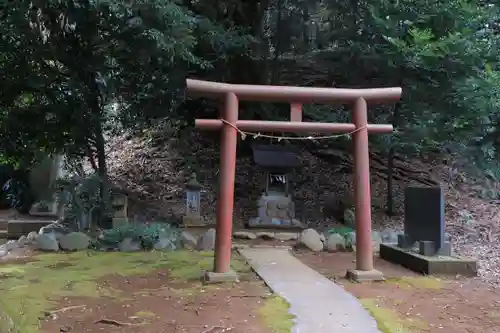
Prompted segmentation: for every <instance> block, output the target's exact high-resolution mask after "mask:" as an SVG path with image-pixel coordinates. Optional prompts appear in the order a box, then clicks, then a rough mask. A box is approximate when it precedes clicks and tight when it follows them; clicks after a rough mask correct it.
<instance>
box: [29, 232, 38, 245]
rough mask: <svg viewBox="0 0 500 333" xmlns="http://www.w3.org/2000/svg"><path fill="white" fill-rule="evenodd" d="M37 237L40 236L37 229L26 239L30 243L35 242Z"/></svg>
mask: <svg viewBox="0 0 500 333" xmlns="http://www.w3.org/2000/svg"><path fill="white" fill-rule="evenodd" d="M37 237H38V233H37V232H36V231H32V232H30V233H29V234H28V236H27V237H26V241H27V242H28V243H34V242H35V241H36V239H37Z"/></svg>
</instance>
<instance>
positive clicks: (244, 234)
mask: <svg viewBox="0 0 500 333" xmlns="http://www.w3.org/2000/svg"><path fill="white" fill-rule="evenodd" d="M233 238H236V239H256V238H257V235H255V234H254V233H253V232H250V231H235V232H233Z"/></svg>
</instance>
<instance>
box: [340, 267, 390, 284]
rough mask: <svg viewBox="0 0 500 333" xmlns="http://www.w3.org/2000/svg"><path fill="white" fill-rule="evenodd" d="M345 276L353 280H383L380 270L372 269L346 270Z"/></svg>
mask: <svg viewBox="0 0 500 333" xmlns="http://www.w3.org/2000/svg"><path fill="white" fill-rule="evenodd" d="M346 278H347V279H349V280H351V281H354V282H381V281H385V278H384V274H382V272H381V271H377V270H376V269H372V270H370V271H360V270H357V269H350V270H348V271H347V274H346Z"/></svg>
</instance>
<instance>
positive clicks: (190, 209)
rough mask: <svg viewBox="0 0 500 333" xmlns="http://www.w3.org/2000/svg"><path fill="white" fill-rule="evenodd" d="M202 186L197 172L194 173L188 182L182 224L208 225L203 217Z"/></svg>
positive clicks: (188, 225) (187, 225)
mask: <svg viewBox="0 0 500 333" xmlns="http://www.w3.org/2000/svg"><path fill="white" fill-rule="evenodd" d="M202 188H203V187H202V185H201V184H200V182H198V179H197V178H196V173H192V174H191V176H190V177H189V180H188V182H187V183H186V208H185V209H186V211H185V214H184V216H183V217H182V224H183V225H184V226H185V227H201V226H206V225H207V223H206V222H205V221H204V220H203V218H202V217H201V190H202Z"/></svg>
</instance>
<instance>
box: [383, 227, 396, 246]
mask: <svg viewBox="0 0 500 333" xmlns="http://www.w3.org/2000/svg"><path fill="white" fill-rule="evenodd" d="M398 234H399V233H398V232H396V231H394V230H392V229H391V228H385V229H384V230H382V231H381V232H380V237H381V238H382V243H387V244H397V243H398Z"/></svg>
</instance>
